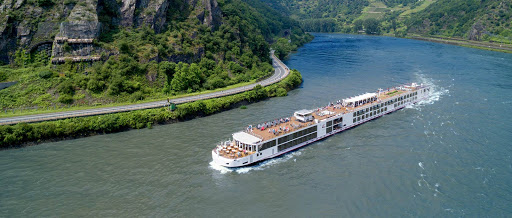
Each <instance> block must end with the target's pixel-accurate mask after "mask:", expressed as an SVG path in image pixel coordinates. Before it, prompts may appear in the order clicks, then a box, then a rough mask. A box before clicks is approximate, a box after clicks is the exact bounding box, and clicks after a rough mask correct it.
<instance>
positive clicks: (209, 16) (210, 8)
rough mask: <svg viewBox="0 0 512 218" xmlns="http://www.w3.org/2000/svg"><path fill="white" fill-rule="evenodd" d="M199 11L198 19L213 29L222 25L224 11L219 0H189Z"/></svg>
mask: <svg viewBox="0 0 512 218" xmlns="http://www.w3.org/2000/svg"><path fill="white" fill-rule="evenodd" d="M188 3H189V4H190V5H191V6H192V7H193V8H195V9H196V10H197V11H198V15H197V19H199V21H201V23H202V24H206V25H207V26H209V27H210V28H212V29H216V28H217V27H218V26H220V25H221V19H222V13H221V10H220V7H219V4H218V3H217V0H188Z"/></svg>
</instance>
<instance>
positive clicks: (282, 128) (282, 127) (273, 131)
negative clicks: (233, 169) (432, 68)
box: [246, 87, 420, 141]
mask: <svg viewBox="0 0 512 218" xmlns="http://www.w3.org/2000/svg"><path fill="white" fill-rule="evenodd" d="M418 88H420V87H410V88H409V89H410V90H401V89H395V88H391V89H388V90H386V91H381V93H380V95H378V96H377V100H376V101H373V102H368V103H365V104H361V105H358V106H356V107H354V106H349V107H344V106H341V104H332V105H329V106H327V107H322V108H317V109H315V110H313V114H312V115H313V120H312V121H309V122H301V121H299V120H297V119H296V118H295V117H293V116H292V117H287V118H279V119H275V120H273V121H269V122H265V123H263V124H261V126H265V127H264V128H261V127H260V128H257V127H253V126H251V127H250V128H247V130H246V132H248V133H249V134H252V135H255V136H256V137H259V138H260V139H261V140H262V141H267V140H270V139H272V138H276V137H279V136H282V135H285V134H288V133H290V132H295V131H297V130H300V129H303V128H305V127H308V126H311V125H314V124H315V120H318V121H321V120H324V119H327V118H330V117H334V116H339V115H343V114H345V113H352V112H354V111H357V110H359V109H360V108H365V107H367V106H368V105H370V104H373V103H376V102H385V101H387V99H390V98H393V97H394V96H399V95H402V94H404V93H406V92H412V91H415V90H417V89H418Z"/></svg>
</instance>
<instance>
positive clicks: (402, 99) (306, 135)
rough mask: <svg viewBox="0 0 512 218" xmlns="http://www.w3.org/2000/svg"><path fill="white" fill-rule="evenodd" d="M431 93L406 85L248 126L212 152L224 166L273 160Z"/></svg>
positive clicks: (426, 89)
mask: <svg viewBox="0 0 512 218" xmlns="http://www.w3.org/2000/svg"><path fill="white" fill-rule="evenodd" d="M430 91H431V90H430V87H428V86H425V85H423V84H416V83H412V84H405V85H400V86H397V87H393V88H388V89H386V90H384V89H379V90H377V91H376V92H372V93H366V94H362V95H359V96H355V97H351V98H346V99H343V100H338V101H336V102H332V103H329V104H328V105H327V106H325V107H322V108H317V109H314V110H306V109H303V110H299V111H296V112H295V113H294V114H293V116H291V117H283V118H278V119H274V120H271V121H267V122H263V123H260V124H257V125H249V126H248V127H247V128H246V129H244V130H243V131H240V132H236V133H233V138H232V139H231V140H229V141H225V142H221V143H219V144H218V145H217V146H216V147H215V148H214V149H213V150H212V158H213V161H214V162H215V163H216V164H218V165H221V166H225V167H242V166H247V165H251V164H254V163H256V162H260V161H263V160H266V159H270V158H274V157H277V156H280V155H283V154H285V153H288V152H291V151H293V150H295V149H298V148H300V147H303V146H305V145H307V144H310V143H313V142H315V141H318V140H321V139H323V138H326V137H329V136H332V135H334V134H336V133H339V132H342V131H344V130H347V129H350V128H352V127H354V126H357V125H360V124H363V123H365V122H368V121H370V120H373V119H375V118H379V117H381V116H383V115H385V114H388V113H391V112H393V111H396V110H400V109H402V108H404V107H406V106H407V105H411V104H415V103H417V102H419V101H421V100H423V99H426V98H427V97H428V96H429V94H430Z"/></svg>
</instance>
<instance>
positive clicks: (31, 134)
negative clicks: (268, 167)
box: [0, 70, 302, 149]
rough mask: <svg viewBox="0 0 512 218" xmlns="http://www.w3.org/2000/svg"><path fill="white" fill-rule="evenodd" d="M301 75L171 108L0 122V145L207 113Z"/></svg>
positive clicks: (256, 97)
mask: <svg viewBox="0 0 512 218" xmlns="http://www.w3.org/2000/svg"><path fill="white" fill-rule="evenodd" d="M301 82H302V76H301V75H300V73H299V72H298V71H296V70H292V71H291V72H290V75H289V76H288V77H287V78H285V79H283V80H282V81H280V82H279V83H276V84H274V85H271V86H267V87H261V86H256V87H255V88H254V89H253V90H251V91H247V92H244V93H240V94H236V95H231V96H226V97H221V98H215V99H208V100H201V101H195V102H191V103H186V104H181V105H179V106H178V108H177V109H176V110H175V111H169V110H168V109H167V108H159V109H147V110H139V111H131V112H126V113H116V114H107V115H100V116H92V117H79V118H71V119H64V120H56V121H47V122H41V123H30V124H27V123H20V124H16V125H5V126H0V148H4V149H5V148H10V147H20V146H23V145H31V144H37V143H41V142H45V141H55V140H63V139H70V138H79V137H87V136H92V135H97V134H106V133H113V132H120V131H126V130H130V129H141V128H151V127H152V126H153V125H155V124H166V123H173V122H178V121H182V120H187V119H192V118H195V117H200V116H207V115H211V114H214V113H218V112H221V111H224V110H228V109H231V108H235V107H237V106H238V104H240V103H245V102H247V103H252V102H257V101H260V100H263V99H266V98H269V97H275V96H285V95H286V93H287V91H289V90H291V89H293V88H295V87H297V86H298V85H299V84H300V83H301Z"/></svg>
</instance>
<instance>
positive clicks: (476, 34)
mask: <svg viewBox="0 0 512 218" xmlns="http://www.w3.org/2000/svg"><path fill="white" fill-rule="evenodd" d="M484 31H485V27H484V26H483V25H482V23H481V22H480V21H478V22H476V23H475V24H473V26H471V29H470V30H469V34H468V39H469V40H476V41H479V40H480V38H481V37H482V35H483V34H484Z"/></svg>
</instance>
